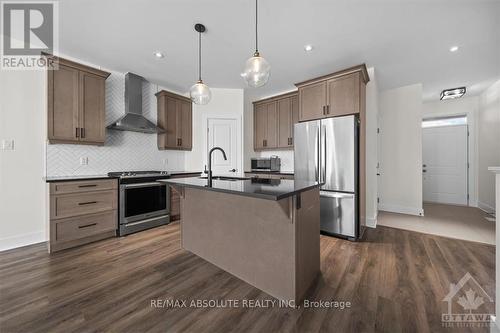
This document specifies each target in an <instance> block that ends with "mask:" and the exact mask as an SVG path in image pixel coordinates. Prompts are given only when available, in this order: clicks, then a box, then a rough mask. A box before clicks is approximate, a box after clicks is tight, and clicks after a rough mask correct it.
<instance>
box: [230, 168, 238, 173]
mask: <svg viewBox="0 0 500 333" xmlns="http://www.w3.org/2000/svg"><path fill="white" fill-rule="evenodd" d="M236 171H238V170H236V169H231V170H229V172H236Z"/></svg>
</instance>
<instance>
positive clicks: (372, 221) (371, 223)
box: [366, 216, 377, 228]
mask: <svg viewBox="0 0 500 333" xmlns="http://www.w3.org/2000/svg"><path fill="white" fill-rule="evenodd" d="M366 226H367V227H369V228H376V227H377V216H374V217H372V218H370V217H367V218H366Z"/></svg>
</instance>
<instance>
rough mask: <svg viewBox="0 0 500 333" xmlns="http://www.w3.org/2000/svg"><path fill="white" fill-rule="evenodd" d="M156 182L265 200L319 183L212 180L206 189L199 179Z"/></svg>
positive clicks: (275, 198)
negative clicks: (210, 185)
mask: <svg viewBox="0 0 500 333" xmlns="http://www.w3.org/2000/svg"><path fill="white" fill-rule="evenodd" d="M158 181H159V182H162V183H168V184H170V185H176V186H184V187H191V188H197V189H204V190H207V191H215V192H223V193H229V194H235V195H244V196H249V197H254V198H261V199H267V200H281V199H284V198H287V197H290V196H292V195H295V194H298V193H300V192H304V191H307V190H310V189H313V188H315V187H319V186H320V184H319V183H317V182H314V181H298V180H291V179H257V180H256V179H247V180H241V179H232V180H218V179H214V180H213V181H212V187H208V186H207V180H206V179H201V178H175V179H161V180H158Z"/></svg>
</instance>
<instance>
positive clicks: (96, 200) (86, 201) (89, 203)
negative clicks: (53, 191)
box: [50, 190, 117, 219]
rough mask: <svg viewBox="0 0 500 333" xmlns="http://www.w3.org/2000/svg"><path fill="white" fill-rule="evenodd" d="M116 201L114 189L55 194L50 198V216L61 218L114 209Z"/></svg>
mask: <svg viewBox="0 0 500 333" xmlns="http://www.w3.org/2000/svg"><path fill="white" fill-rule="evenodd" d="M116 202H117V193H116V191H114V190H110V191H99V192H88V193H74V194H64V195H55V196H52V198H51V200H50V218H52V219H60V218H65V217H70V216H78V215H84V214H92V213H98V212H103V211H107V210H113V209H116V205H117V203H116Z"/></svg>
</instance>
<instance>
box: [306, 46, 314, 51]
mask: <svg viewBox="0 0 500 333" xmlns="http://www.w3.org/2000/svg"><path fill="white" fill-rule="evenodd" d="M304 50H305V51H306V52H311V51H312V50H313V46H312V45H304Z"/></svg>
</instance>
